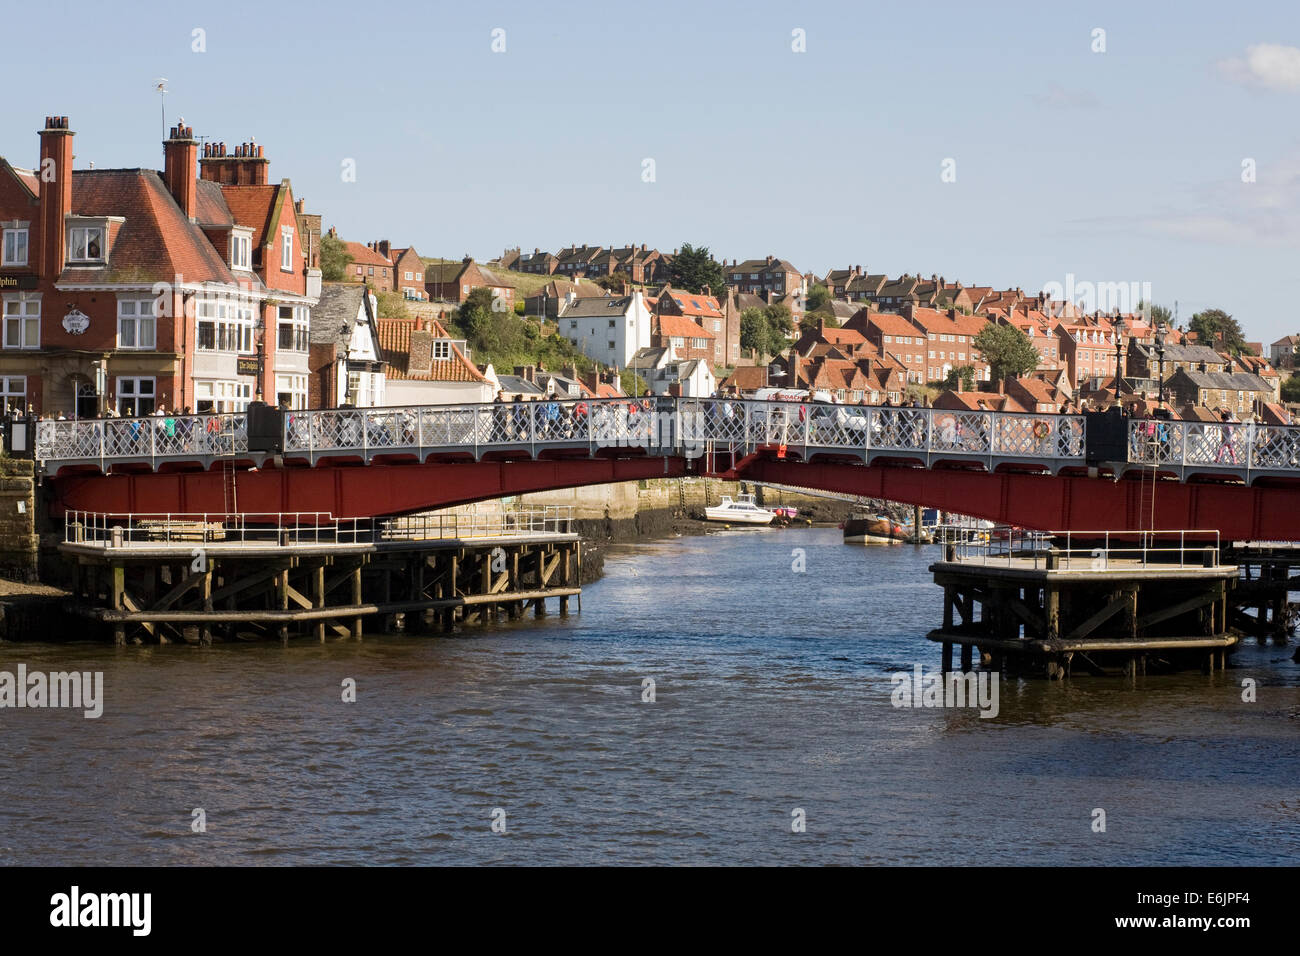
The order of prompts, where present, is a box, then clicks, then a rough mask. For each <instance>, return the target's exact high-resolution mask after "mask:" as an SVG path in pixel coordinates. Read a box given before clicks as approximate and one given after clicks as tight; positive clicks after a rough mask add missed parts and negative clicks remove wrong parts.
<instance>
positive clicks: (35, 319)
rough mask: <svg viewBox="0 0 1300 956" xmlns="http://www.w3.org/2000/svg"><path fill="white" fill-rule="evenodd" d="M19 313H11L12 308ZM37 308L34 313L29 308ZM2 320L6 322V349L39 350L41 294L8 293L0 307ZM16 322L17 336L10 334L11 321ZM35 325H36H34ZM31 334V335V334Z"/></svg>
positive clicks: (0, 318)
mask: <svg viewBox="0 0 1300 956" xmlns="http://www.w3.org/2000/svg"><path fill="white" fill-rule="evenodd" d="M15 305H16V306H18V307H19V308H18V310H17V311H12V312H11V311H10V307H11V306H15ZM33 305H34V306H35V311H32V310H31V309H30V308H29V306H33ZM0 320H2V321H3V322H4V348H6V349H39V348H40V347H41V295H40V293H39V292H36V293H30V292H16V293H6V294H5V296H4V298H3V305H0ZM11 320H16V321H17V323H18V325H17V334H16V335H14V336H11V335H10V334H9V327H10V321H11ZM32 323H34V325H32ZM29 333H30V334H29Z"/></svg>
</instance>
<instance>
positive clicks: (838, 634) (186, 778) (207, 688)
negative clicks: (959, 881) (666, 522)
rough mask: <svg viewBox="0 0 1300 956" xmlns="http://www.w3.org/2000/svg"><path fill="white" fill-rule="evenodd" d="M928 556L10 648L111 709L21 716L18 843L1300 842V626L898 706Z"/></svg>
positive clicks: (621, 566) (1052, 851) (824, 848)
mask: <svg viewBox="0 0 1300 956" xmlns="http://www.w3.org/2000/svg"><path fill="white" fill-rule="evenodd" d="M796 549H802V552H803V553H802V564H803V566H804V570H803V571H802V572H798V571H795V570H793V567H794V566H795V565H796V564H798V563H800V554H799V552H798V551H797V550H796ZM937 555H938V551H937V549H936V548H933V547H930V548H915V547H912V546H901V547H893V548H887V549H886V548H870V549H868V548H862V547H857V548H854V547H850V546H845V545H843V544H842V543H841V541H840V533H839V532H838V531H837V530H835V529H785V530H777V529H764V530H747V531H720V532H718V533H711V534H708V535H704V536H698V537H684V538H675V539H670V540H664V541H655V542H644V543H637V544H634V545H627V546H616V547H613V548H611V549H610V550H609V552H608V554H607V557H606V562H605V571H606V574H605V577H604V578H603V579H601V580H600V581H598V582H596V583H594V584H592V585H589V586H588V587H587V588H586V590H585V593H584V594H583V610H582V612H581V613H580V614H573V615H571V616H570V617H568V618H563V619H562V618H560V617H558V616H555V615H554V614H552V616H550V617H547V618H544V619H542V620H533V619H531V618H530V619H528V620H525V621H521V622H516V623H512V624H502V625H499V626H493V627H489V628H477V629H474V628H471V629H468V630H466V631H465V632H464V633H459V634H457V635H456V636H453V637H405V636H391V637H379V636H374V637H372V636H367V637H366V639H365V640H364V641H362V642H360V643H355V642H342V643H330V644H326V645H319V644H313V643H311V642H309V641H300V642H291V643H290V645H289V646H288V647H287V648H286V647H281V646H280V645H279V644H278V643H273V644H252V645H249V644H239V645H217V646H214V647H211V648H207V649H199V648H192V647H185V646H174V645H170V646H163V647H157V646H139V647H127V648H120V649H119V648H112V647H106V646H103V645H96V644H89V643H71V644H8V645H0V670H8V671H11V672H13V671H15V670H16V668H17V665H18V664H19V663H23V664H25V665H26V666H27V668H28V669H29V671H30V670H47V671H55V670H70V669H81V670H90V671H103V672H104V711H103V715H102V716H101V717H99V718H98V719H86V718H85V717H83V716H82V713H81V712H80V711H70V710H54V709H45V710H33V709H3V710H0V734H2V735H3V748H2V752H0V771H2V772H0V863H5V864H14V863H23V864H202V863H221V864H249V863H254V864H255V863H270V864H291V863H347V864H401V863H421V864H454V863H578V864H584V863H735V864H743V863H761V864H778V863H804V864H816V863H911V864H918V863H919V864H930V863H934V864H967V863H992V864H1007V863H1027V864H1040V863H1041V864H1072V863H1083V864H1090V863H1099V864H1100V863H1113V864H1137V863H1148V864H1166V863H1180V864H1244V863H1257V864H1283V863H1292V862H1293V860H1294V856H1295V854H1296V852H1297V850H1300V785H1298V784H1300V665H1297V664H1295V663H1293V662H1292V661H1291V660H1290V657H1291V648H1290V647H1278V646H1275V645H1268V646H1262V647H1261V646H1259V645H1257V644H1255V643H1254V642H1253V641H1251V642H1249V643H1248V644H1246V645H1245V646H1244V647H1243V648H1242V649H1241V650H1240V651H1239V652H1238V653H1237V654H1236V656H1235V667H1233V668H1231V669H1229V670H1228V671H1227V672H1226V674H1225V673H1219V674H1215V675H1212V676H1211V675H1201V674H1186V675H1180V676H1172V677H1157V676H1151V677H1146V678H1138V679H1137V680H1136V681H1129V680H1125V679H1122V678H1114V679H1110V678H1089V677H1086V676H1084V677H1076V678H1075V679H1073V680H1072V681H1068V682H1060V683H1048V682H1045V681H1038V680H1034V681H1012V682H1004V683H1003V684H1002V685H1001V688H1000V695H999V712H998V715H997V716H996V717H994V718H988V719H985V718H981V717H980V716H979V711H978V710H974V709H927V708H896V707H894V706H893V705H892V703H891V691H892V690H893V686H894V685H893V684H892V683H891V680H890V677H891V675H892V674H893V673H895V672H907V673H909V674H910V673H912V672H913V668H914V666H915V665H916V664H923V665H925V667H926V668H927V669H929V668H933V667H936V666H937V664H938V659H939V651H938V647H937V645H934V644H932V643H930V642H929V641H927V640H925V638H924V634H925V632H926V631H927V630H929V629H930V628H932V627H935V626H937V625H938V624H939V623H940V619H941V613H942V609H941V592H940V590H939V589H938V588H937V587H935V586H934V585H933V583H931V581H930V577H929V574H928V573H927V570H926V569H927V566H928V564H929V563H930V562H931V561H932V560H934V559H935V558H936V557H937ZM551 606H552V608H554V602H552V605H551ZM1248 677H1249V678H1254V679H1255V680H1256V681H1257V682H1258V690H1257V695H1258V699H1257V700H1256V701H1255V702H1254V703H1245V702H1243V701H1242V691H1241V681H1242V679H1243V678H1248ZM348 678H351V679H352V680H355V682H356V700H355V702H354V703H353V702H344V701H343V699H342V698H343V696H344V693H343V690H342V687H343V682H344V681H345V680H346V679H348ZM646 678H650V679H651V680H653V681H654V698H655V699H654V700H653V702H647V701H644V700H643V696H646V690H645V689H643V688H644V685H643V681H644V680H645V679H646ZM196 810H202V811H203V813H202V818H203V823H204V826H205V832H201V833H196V832H193V830H194V827H195V826H196V825H197V824H196V823H195V821H196V819H197V818H196V816H195V811H196ZM800 810H801V811H803V813H802V816H800V815H799V814H798V813H797V811H800ZM1097 810H1102V811H1104V813H1105V818H1104V823H1105V830H1104V832H1099V831H1098V829H1097V827H1098V822H1095V821H1100V820H1101V817H1099V816H1098V815H1097V814H1096V811H1097ZM494 811H504V817H503V816H502V814H501V813H500V812H497V813H496V814H495V816H494ZM494 819H496V820H497V821H501V820H502V819H504V827H505V832H504V833H497V832H493V829H492V824H493V821H494ZM799 819H802V820H803V821H805V823H804V825H805V830H804V832H794V829H793V828H792V824H793V823H795V822H796V821H797V820H799ZM499 825H500V824H499V823H498V826H499Z"/></svg>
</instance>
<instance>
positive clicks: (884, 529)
mask: <svg viewBox="0 0 1300 956" xmlns="http://www.w3.org/2000/svg"><path fill="white" fill-rule="evenodd" d="M911 537H912V533H911V532H910V531H908V530H907V528H905V527H903V526H902V525H901V524H899V523H898V522H896V521H892V520H890V519H889V518H888V517H886V516H885V515H857V514H855V515H853V516H851V517H850V518H849V520H848V521H846V522H844V543H845V544H902V543H903V542H904V541H907V540H909V539H910V538H911Z"/></svg>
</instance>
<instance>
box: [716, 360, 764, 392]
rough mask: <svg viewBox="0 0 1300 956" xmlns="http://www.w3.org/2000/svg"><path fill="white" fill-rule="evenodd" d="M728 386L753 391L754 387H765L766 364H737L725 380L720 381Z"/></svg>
mask: <svg viewBox="0 0 1300 956" xmlns="http://www.w3.org/2000/svg"><path fill="white" fill-rule="evenodd" d="M722 384H723V385H725V386H726V387H728V388H737V389H740V390H742V391H753V390H754V389H759V388H766V387H767V366H766V365H737V366H736V367H735V369H733V370H732V373H731V374H730V375H728V376H727V379H726V381H724V382H723V383H722Z"/></svg>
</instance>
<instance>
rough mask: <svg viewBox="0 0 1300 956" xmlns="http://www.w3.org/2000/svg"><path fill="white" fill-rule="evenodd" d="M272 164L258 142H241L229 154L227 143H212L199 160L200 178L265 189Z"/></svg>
mask: <svg viewBox="0 0 1300 956" xmlns="http://www.w3.org/2000/svg"><path fill="white" fill-rule="evenodd" d="M270 166H271V162H270V160H268V159H267V158H266V150H265V149H264V148H263V147H261V146H258V145H257V144H255V143H241V144H240V145H238V146H235V147H233V148H232V149H231V150H230V151H229V152H228V151H227V149H226V144H225V143H209V144H208V145H207V146H205V147H204V148H203V158H202V159H201V160H199V177H200V178H201V179H205V180H207V181H208V182H213V183H220V184H221V185H223V186H265V185H266V183H267V175H268V172H269V170H270Z"/></svg>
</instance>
